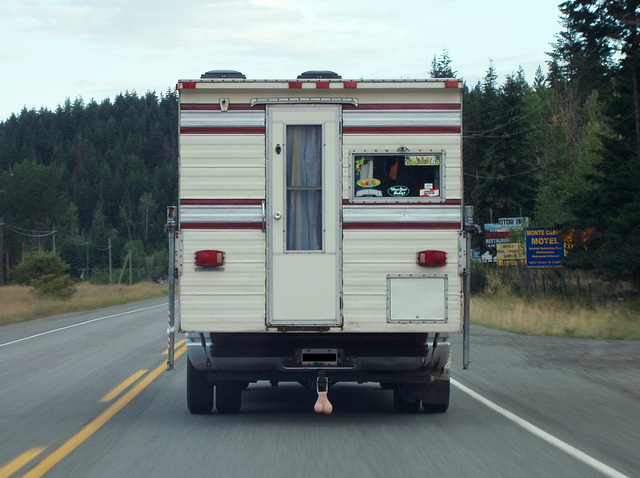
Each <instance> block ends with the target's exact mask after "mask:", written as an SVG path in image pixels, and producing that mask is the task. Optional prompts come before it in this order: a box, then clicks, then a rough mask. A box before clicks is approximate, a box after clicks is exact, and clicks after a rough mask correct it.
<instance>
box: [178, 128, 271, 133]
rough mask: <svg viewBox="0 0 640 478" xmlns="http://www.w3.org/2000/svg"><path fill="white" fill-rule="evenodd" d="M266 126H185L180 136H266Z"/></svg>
mask: <svg viewBox="0 0 640 478" xmlns="http://www.w3.org/2000/svg"><path fill="white" fill-rule="evenodd" d="M264 133H265V127H264V126H183V127H181V128H180V134H264Z"/></svg>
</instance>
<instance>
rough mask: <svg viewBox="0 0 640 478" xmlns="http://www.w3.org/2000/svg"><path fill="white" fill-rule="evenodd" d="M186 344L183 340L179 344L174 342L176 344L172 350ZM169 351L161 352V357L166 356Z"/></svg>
mask: <svg viewBox="0 0 640 478" xmlns="http://www.w3.org/2000/svg"><path fill="white" fill-rule="evenodd" d="M185 342H186V340H185V339H182V340H180V341H179V342H176V344H175V345H174V346H173V349H174V350H175V349H177V348H178V347H180V346H181V345H182V344H184V343H185ZM168 354H169V351H168V350H165V351H164V352H162V355H168Z"/></svg>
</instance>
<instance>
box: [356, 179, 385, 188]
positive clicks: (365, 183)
mask: <svg viewBox="0 0 640 478" xmlns="http://www.w3.org/2000/svg"><path fill="white" fill-rule="evenodd" d="M380 183H381V181H380V180H379V179H375V178H365V179H361V180H359V181H358V182H357V183H356V184H357V185H358V186H360V187H361V188H375V187H376V186H380Z"/></svg>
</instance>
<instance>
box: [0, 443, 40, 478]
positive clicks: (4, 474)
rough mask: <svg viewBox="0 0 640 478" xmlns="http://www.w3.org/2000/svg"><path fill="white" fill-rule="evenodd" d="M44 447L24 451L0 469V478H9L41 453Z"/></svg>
mask: <svg viewBox="0 0 640 478" xmlns="http://www.w3.org/2000/svg"><path fill="white" fill-rule="evenodd" d="M45 449H46V447H44V446H41V447H38V448H31V449H30V450H27V451H25V452H24V453H22V454H21V455H19V456H17V457H15V458H14V459H13V460H11V461H10V462H9V463H7V464H6V465H4V466H3V467H2V468H0V478H9V477H10V476H11V475H13V474H14V473H15V472H16V471H18V470H19V469H20V468H22V467H23V466H24V465H26V464H27V463H29V462H30V461H31V460H33V459H34V458H35V457H36V456H38V455H39V454H40V453H42V452H43V451H44V450H45Z"/></svg>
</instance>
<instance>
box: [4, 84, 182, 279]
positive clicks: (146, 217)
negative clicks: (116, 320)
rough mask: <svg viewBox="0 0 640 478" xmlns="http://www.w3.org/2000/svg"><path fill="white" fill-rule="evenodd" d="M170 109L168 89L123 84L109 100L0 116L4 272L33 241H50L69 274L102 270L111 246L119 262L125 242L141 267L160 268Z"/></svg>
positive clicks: (172, 133)
mask: <svg viewBox="0 0 640 478" xmlns="http://www.w3.org/2000/svg"><path fill="white" fill-rule="evenodd" d="M177 115H178V111H177V96H176V93H175V92H167V93H166V94H164V95H161V96H160V97H158V96H156V95H155V94H153V93H147V94H146V95H145V96H143V97H139V96H137V94H135V93H128V92H127V93H124V94H121V95H118V96H117V97H116V98H115V99H114V100H113V102H111V101H109V100H105V101H103V102H102V103H100V104H98V103H96V102H91V103H88V104H85V103H84V102H83V101H82V100H80V99H77V100H75V101H74V102H71V101H69V100H67V101H66V102H65V104H64V105H61V106H59V107H58V108H57V109H56V111H48V110H46V109H41V110H40V111H35V110H30V111H29V110H23V111H22V112H21V113H20V114H19V115H13V116H11V117H10V118H9V119H8V120H7V121H6V122H4V123H1V124H0V218H3V220H4V227H3V236H4V237H3V239H4V240H3V242H4V258H3V259H4V264H5V269H4V270H5V274H6V271H7V270H8V268H7V267H6V265H7V264H9V265H10V266H12V265H15V264H17V263H18V262H20V261H21V260H22V259H23V258H24V255H25V252H29V251H31V250H33V249H46V250H52V249H55V250H56V252H58V253H59V254H60V255H61V257H62V258H63V259H64V260H65V261H66V262H67V263H68V264H70V266H71V269H70V271H71V274H72V276H74V277H80V276H86V275H95V274H96V273H98V272H100V273H102V274H104V273H105V271H106V270H107V268H108V266H109V257H110V255H111V263H112V265H113V267H114V268H117V267H121V266H122V265H123V263H124V260H125V258H126V256H127V255H128V254H129V251H131V257H133V267H134V268H135V269H136V270H137V271H138V273H139V274H143V275H144V274H146V271H147V270H148V268H149V267H151V268H153V269H156V270H158V271H164V269H163V267H166V266H165V265H164V264H166V259H163V257H162V256H163V251H165V250H166V237H165V235H164V234H163V226H164V223H165V222H166V213H165V211H166V206H167V205H170V204H175V203H176V198H177V189H178V176H177V162H178V140H177V129H178V126H177V122H178V119H177ZM164 255H166V252H164ZM154 256H156V261H155V262H156V264H154V261H153V258H154ZM6 278H7V277H6V275H5V279H6Z"/></svg>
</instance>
